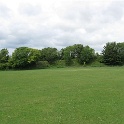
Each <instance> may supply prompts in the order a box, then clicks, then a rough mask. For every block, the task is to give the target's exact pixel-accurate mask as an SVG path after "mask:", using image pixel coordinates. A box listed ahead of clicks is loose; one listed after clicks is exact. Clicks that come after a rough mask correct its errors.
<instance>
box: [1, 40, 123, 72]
mask: <svg viewBox="0 0 124 124" xmlns="http://www.w3.org/2000/svg"><path fill="white" fill-rule="evenodd" d="M74 61H75V62H76V63H78V64H79V65H83V66H84V65H87V64H90V63H92V62H94V61H98V62H100V63H104V64H105V65H110V66H111V65H124V42H123V43H116V42H108V43H106V45H105V46H104V47H103V50H102V51H101V54H98V53H96V52H95V50H94V49H93V48H91V47H89V46H88V45H87V46H83V45H82V44H74V45H72V46H68V47H66V48H62V49H61V50H57V48H51V47H48V48H43V49H41V50H38V49H33V48H29V47H19V48H16V49H15V50H14V52H13V53H12V55H9V51H8V49H6V48H4V49H1V50H0V70H5V69H32V68H45V67H49V66H50V65H57V63H59V64H60V65H61V63H64V64H65V65H66V66H71V65H72V64H73V63H74Z"/></svg>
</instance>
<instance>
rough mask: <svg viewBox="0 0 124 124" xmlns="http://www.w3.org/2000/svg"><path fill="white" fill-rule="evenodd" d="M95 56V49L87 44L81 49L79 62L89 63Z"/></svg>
mask: <svg viewBox="0 0 124 124" xmlns="http://www.w3.org/2000/svg"><path fill="white" fill-rule="evenodd" d="M94 58H95V50H94V49H92V48H90V47H89V46H85V47H84V48H83V50H82V51H81V56H80V59H79V62H80V64H88V63H91V62H92V61H93V60H94Z"/></svg>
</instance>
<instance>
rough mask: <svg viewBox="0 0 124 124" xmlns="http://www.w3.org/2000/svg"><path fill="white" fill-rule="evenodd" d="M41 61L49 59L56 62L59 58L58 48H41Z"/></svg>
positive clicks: (51, 62)
mask: <svg viewBox="0 0 124 124" xmlns="http://www.w3.org/2000/svg"><path fill="white" fill-rule="evenodd" d="M40 59H41V61H48V62H49V63H50V64H53V63H55V61H56V60H57V59H58V51H57V49H56V48H50V47H48V48H44V49H42V50H41V56H40Z"/></svg>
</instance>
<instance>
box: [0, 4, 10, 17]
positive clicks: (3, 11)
mask: <svg viewBox="0 0 124 124" xmlns="http://www.w3.org/2000/svg"><path fill="white" fill-rule="evenodd" d="M10 16H11V10H10V9H9V8H8V7H7V6H6V5H4V4H2V3H0V17H2V18H5V19H6V18H9V17H10Z"/></svg>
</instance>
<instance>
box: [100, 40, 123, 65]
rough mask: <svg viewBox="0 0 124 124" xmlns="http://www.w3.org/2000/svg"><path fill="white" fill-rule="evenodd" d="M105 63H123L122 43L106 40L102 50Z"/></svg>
mask: <svg viewBox="0 0 124 124" xmlns="http://www.w3.org/2000/svg"><path fill="white" fill-rule="evenodd" d="M102 54H103V61H104V63H105V64H106V65H123V64H124V43H116V42H111V43H110V42H108V43H106V46H104V49H103V51H102Z"/></svg>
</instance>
